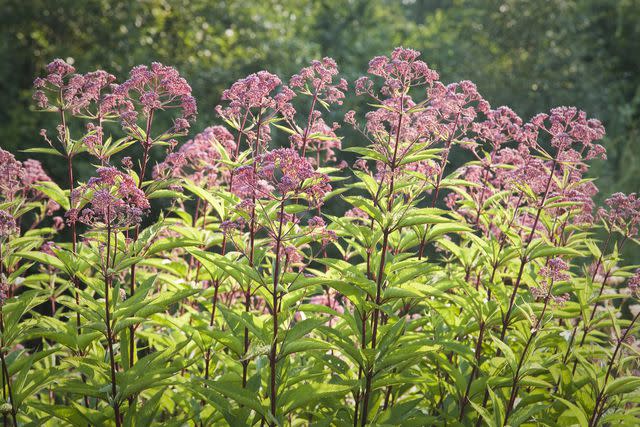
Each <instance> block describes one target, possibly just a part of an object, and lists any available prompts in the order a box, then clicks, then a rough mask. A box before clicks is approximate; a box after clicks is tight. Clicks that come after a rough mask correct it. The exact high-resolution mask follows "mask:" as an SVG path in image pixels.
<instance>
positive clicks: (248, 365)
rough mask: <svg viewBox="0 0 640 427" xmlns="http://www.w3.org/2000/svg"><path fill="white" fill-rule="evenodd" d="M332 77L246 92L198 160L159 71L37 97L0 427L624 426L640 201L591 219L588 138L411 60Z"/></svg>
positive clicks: (258, 76) (2, 353)
mask: <svg viewBox="0 0 640 427" xmlns="http://www.w3.org/2000/svg"><path fill="white" fill-rule="evenodd" d="M427 59H428V58H427ZM338 65H339V64H336V62H335V61H334V60H332V59H331V58H324V59H321V60H316V61H312V62H311V63H310V64H308V66H306V67H304V68H302V69H301V70H300V71H299V73H297V74H295V75H293V76H277V75H274V74H271V73H270V72H268V71H260V72H257V73H255V74H251V75H249V76H247V77H244V78H242V79H240V80H238V81H236V82H235V83H234V84H233V85H231V86H230V87H229V88H228V89H226V90H225V91H224V93H223V94H222V102H221V103H220V105H218V106H217V107H216V109H215V111H216V114H217V116H218V118H219V119H220V123H222V125H212V126H210V127H207V128H206V129H204V131H202V132H200V133H197V134H195V135H193V134H192V133H190V131H189V130H190V127H191V126H192V125H193V124H194V123H195V121H196V119H197V115H198V111H197V103H196V98H197V99H198V100H200V99H201V98H204V97H206V96H208V95H207V94H197V93H192V89H191V87H190V85H189V83H188V82H187V81H186V80H185V79H184V78H183V77H181V75H180V74H179V72H178V70H176V69H175V68H173V67H170V66H166V65H162V64H160V63H152V64H150V65H140V66H137V67H135V68H133V69H132V70H131V71H130V73H129V77H128V79H126V80H125V81H116V79H115V77H114V76H113V75H111V74H110V73H109V72H107V71H103V70H97V71H90V70H76V69H75V68H74V67H73V66H72V65H70V64H69V63H67V62H65V61H63V60H61V59H56V60H53V61H52V62H51V63H50V64H49V65H48V66H47V67H46V70H45V72H44V73H43V74H42V75H40V76H34V77H36V79H35V81H34V89H33V100H34V105H35V108H36V109H37V110H40V112H41V113H42V114H45V113H48V114H51V115H53V116H54V117H55V118H56V120H57V127H55V128H51V129H43V130H41V131H40V138H41V140H42V143H41V145H40V146H39V147H38V148H31V149H28V150H24V151H25V152H26V153H28V154H27V155H28V156H31V157H33V159H29V160H24V161H18V160H16V155H19V156H20V157H22V156H23V155H24V152H21V153H11V152H9V151H7V150H5V149H1V150H0V362H1V370H2V374H1V378H2V381H1V385H2V395H1V396H0V399H1V401H0V412H1V413H2V418H3V425H4V426H18V425H20V426H58V425H73V426H118V427H120V426H132V427H133V426H150V425H162V426H202V427H204V426H219V425H220V426H222V425H230V426H354V427H355V426H484V425H488V426H495V427H497V426H521V425H522V426H573V425H578V426H581V427H594V426H613V425H615V426H635V425H638V424H639V423H640V409H639V405H638V403H639V402H640V371H639V362H640V359H639V358H638V355H639V351H640V347H639V346H638V344H637V342H636V337H637V335H638V327H639V325H638V323H639V321H638V317H639V316H640V305H638V302H637V298H638V295H639V294H640V269H639V267H640V266H637V265H633V264H632V263H630V262H628V261H625V260H624V259H623V256H622V253H623V251H629V248H632V249H631V250H632V251H637V250H638V243H640V241H639V240H638V238H639V237H638V234H639V228H640V198H639V197H638V195H637V194H636V193H632V194H623V193H614V194H611V195H606V196H605V197H604V198H605V199H606V202H605V204H604V206H602V207H598V206H596V203H595V202H594V198H595V197H596V195H597V193H598V188H597V187H596V185H597V180H595V181H594V179H593V178H592V177H591V176H590V175H588V171H589V163H590V162H591V161H592V160H594V159H605V158H606V151H605V149H604V147H603V146H602V145H601V144H600V142H601V140H602V138H603V137H604V135H605V129H604V127H603V125H602V124H601V123H600V121H598V120H597V119H596V118H592V117H591V116H590V115H589V113H588V112H584V111H580V110H579V109H576V108H573V107H564V106H563V107H555V108H550V109H549V111H548V112H547V113H540V114H538V115H535V116H534V117H532V118H530V119H528V120H524V119H522V118H520V117H519V116H518V115H517V114H516V113H515V112H514V111H513V110H512V109H511V108H509V107H507V106H500V107H493V106H491V105H490V102H491V100H490V99H485V98H484V97H483V96H482V95H481V94H480V93H479V92H478V90H477V88H476V86H475V85H474V83H472V82H471V81H467V80H465V81H460V82H458V83H451V84H445V83H443V81H446V80H447V79H446V76H445V77H443V78H442V80H441V77H440V76H439V74H438V73H437V72H436V71H435V70H433V69H432V68H430V66H429V65H427V63H426V62H424V61H423V59H421V57H420V53H419V52H417V51H415V50H412V49H407V48H396V49H395V50H393V52H392V53H391V54H390V55H389V56H379V57H375V58H373V59H372V60H371V61H370V62H369V65H368V69H365V70H363V72H362V74H363V76H362V77H360V78H358V79H356V80H353V81H347V80H345V79H344V78H342V77H341V74H340V72H339V69H338ZM346 94H353V95H354V96H359V97H362V98H364V99H366V103H365V104H363V105H367V108H366V109H364V110H358V111H354V110H350V111H347V109H346V108H344V106H343V100H344V99H345V95H346ZM329 113H331V117H335V115H336V114H337V115H338V116H339V117H341V118H342V120H341V122H340V123H332V120H330V119H329V118H328V117H329ZM34 114H36V113H34ZM166 123H171V125H170V126H167V125H166ZM346 128H350V129H352V130H355V133H354V132H351V133H350V135H354V134H355V135H358V137H357V138H353V137H350V138H344V137H343V135H342V132H343V130H344V129H346ZM34 133H35V134H37V130H36V131H35V132H34ZM282 141H285V144H282V143H281V142H282ZM278 142H279V143H278ZM453 152H457V153H459V154H460V153H461V154H460V156H453V155H452V153H453ZM158 155H160V157H162V159H163V160H161V161H155V160H154V159H155V158H157V156H158ZM154 156H156V157H154ZM44 157H48V158H51V157H55V158H56V159H57V160H58V161H59V162H61V163H64V165H65V168H66V170H67V179H66V180H65V181H62V182H54V181H53V180H52V179H50V178H49V176H48V174H47V172H46V171H45V170H44V168H43V167H42V165H41V163H40V161H39V160H38V159H41V160H42V158H44ZM458 158H465V159H467V160H466V161H465V162H462V163H461V162H458V161H455V159H458ZM79 159H84V160H83V161H85V162H86V161H87V159H89V161H90V163H91V165H92V170H93V173H92V175H93V177H92V178H90V179H88V180H83V179H78V178H77V175H78V174H77V162H78V161H79ZM345 159H349V161H348V162H347V161H346V160H345ZM351 159H353V161H352V160H351ZM328 206H331V207H332V209H331V211H330V212H329V211H328V210H327V209H326V208H327V207H328ZM336 212H338V213H336Z"/></svg>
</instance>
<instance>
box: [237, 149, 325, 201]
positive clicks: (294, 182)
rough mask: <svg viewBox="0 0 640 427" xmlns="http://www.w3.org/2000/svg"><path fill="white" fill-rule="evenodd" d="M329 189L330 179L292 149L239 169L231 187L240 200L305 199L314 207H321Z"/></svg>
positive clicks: (280, 151) (272, 152) (260, 158)
mask: <svg viewBox="0 0 640 427" xmlns="http://www.w3.org/2000/svg"><path fill="white" fill-rule="evenodd" d="M330 190H331V185H330V184H329V177H328V176H327V175H325V174H322V173H319V172H316V171H315V169H314V168H313V166H312V165H311V163H310V162H309V161H308V160H307V159H305V158H302V157H301V156H300V155H299V154H298V152H297V151H296V150H294V149H291V148H279V149H276V150H273V151H269V152H267V153H265V154H262V155H260V156H259V157H258V158H257V159H256V164H255V167H253V166H242V167H240V168H238V169H236V172H235V178H234V181H233V187H232V188H231V191H232V192H233V193H235V194H236V195H238V196H239V197H241V198H254V197H255V198H257V199H260V198H266V199H274V200H283V199H285V198H294V197H301V196H303V197H305V198H306V199H307V201H308V202H309V204H310V205H313V206H320V205H321V204H322V203H323V198H324V195H325V194H326V193H327V192H328V191H330Z"/></svg>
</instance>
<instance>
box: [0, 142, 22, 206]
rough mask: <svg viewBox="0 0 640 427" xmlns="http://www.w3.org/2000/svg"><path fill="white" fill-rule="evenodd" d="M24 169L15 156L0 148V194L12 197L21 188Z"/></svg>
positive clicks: (7, 197)
mask: <svg viewBox="0 0 640 427" xmlns="http://www.w3.org/2000/svg"><path fill="white" fill-rule="evenodd" d="M23 175H24V169H23V168H22V164H21V163H20V162H19V161H17V160H16V158H15V156H14V155H13V154H11V153H9V152H8V151H5V150H3V149H2V148H0V195H2V196H3V197H4V198H6V199H9V200H11V199H13V196H14V195H15V193H16V192H17V191H18V190H20V189H22V177H23Z"/></svg>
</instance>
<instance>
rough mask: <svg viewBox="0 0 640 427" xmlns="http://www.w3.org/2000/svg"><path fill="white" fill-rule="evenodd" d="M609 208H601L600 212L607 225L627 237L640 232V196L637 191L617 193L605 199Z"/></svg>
mask: <svg viewBox="0 0 640 427" xmlns="http://www.w3.org/2000/svg"><path fill="white" fill-rule="evenodd" d="M605 203H606V205H607V206H608V208H609V209H604V208H600V210H599V211H598V214H599V216H600V218H602V219H603V220H604V221H605V222H606V223H607V225H608V226H609V227H610V228H612V229H615V230H618V231H620V232H622V233H623V234H624V235H626V236H627V237H634V236H636V235H637V234H638V227H639V226H640V198H638V195H637V194H636V193H631V194H629V195H626V194H623V193H615V194H613V195H612V196H611V197H609V198H608V199H607V200H606V201H605Z"/></svg>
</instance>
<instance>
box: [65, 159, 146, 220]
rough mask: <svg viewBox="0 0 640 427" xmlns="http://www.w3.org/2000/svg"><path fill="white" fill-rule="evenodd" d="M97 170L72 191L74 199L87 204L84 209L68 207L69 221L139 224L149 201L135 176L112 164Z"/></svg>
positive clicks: (67, 215)
mask: <svg viewBox="0 0 640 427" xmlns="http://www.w3.org/2000/svg"><path fill="white" fill-rule="evenodd" d="M96 172H97V173H98V176H97V177H93V178H91V179H90V180H89V181H88V182H87V184H85V185H84V186H81V187H78V188H76V189H75V190H74V192H73V194H72V199H73V200H80V199H84V201H85V202H86V205H87V206H88V207H86V208H84V209H83V210H82V212H78V210H77V209H75V208H74V209H71V210H69V211H68V212H67V214H66V217H67V222H69V223H73V222H75V221H80V222H82V223H84V224H87V225H96V224H98V223H101V224H104V225H108V226H111V227H112V228H117V227H126V226H130V225H136V224H139V223H140V221H141V220H142V216H143V215H144V213H145V212H146V211H147V210H148V209H149V208H150V204H149V200H148V199H147V197H146V195H145V194H144V192H143V191H142V190H140V189H139V188H138V186H137V185H136V183H135V181H134V180H133V178H132V177H131V176H129V175H127V174H124V173H122V172H120V171H119V170H117V169H115V168H113V167H102V168H99V169H98V170H97V171H96Z"/></svg>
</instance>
